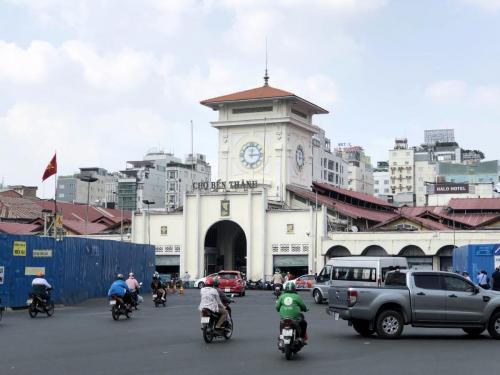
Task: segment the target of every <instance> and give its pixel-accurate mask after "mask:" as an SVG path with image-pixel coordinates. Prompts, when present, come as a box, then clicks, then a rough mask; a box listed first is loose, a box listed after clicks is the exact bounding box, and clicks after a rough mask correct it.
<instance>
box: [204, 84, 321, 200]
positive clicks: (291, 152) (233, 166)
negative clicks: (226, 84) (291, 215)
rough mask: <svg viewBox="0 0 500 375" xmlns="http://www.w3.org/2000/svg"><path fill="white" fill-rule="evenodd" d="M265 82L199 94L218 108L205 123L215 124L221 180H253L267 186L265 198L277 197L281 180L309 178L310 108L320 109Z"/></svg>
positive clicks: (304, 183) (306, 181)
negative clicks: (229, 91) (211, 94)
mask: <svg viewBox="0 0 500 375" xmlns="http://www.w3.org/2000/svg"><path fill="white" fill-rule="evenodd" d="M265 78H266V79H265V84H264V86H262V87H257V88H254V89H250V90H245V91H240V92H236V93H233V94H229V95H224V96H219V97H216V98H212V99H207V100H203V101H202V102H201V104H203V105H205V106H207V107H210V108H212V109H213V110H214V111H218V112H219V118H218V120H217V121H213V122H212V123H211V124H212V126H213V127H215V128H216V129H218V130H219V148H218V167H219V177H218V178H219V179H220V180H221V181H241V180H245V181H248V180H253V181H257V183H258V184H259V185H261V186H265V187H267V188H268V192H269V193H268V194H269V195H268V197H269V199H270V200H274V201H279V202H283V201H284V200H285V197H286V186H287V185H290V184H293V185H298V186H301V187H304V188H307V189H309V188H310V186H311V184H312V163H313V155H312V136H313V135H314V134H316V133H317V132H318V128H317V127H316V126H315V125H313V123H312V118H313V115H315V114H326V113H328V111H326V110H325V109H323V108H321V107H319V106H317V105H315V104H313V103H311V102H309V101H307V100H305V99H302V98H300V97H299V96H297V95H295V94H293V93H291V92H288V91H284V90H281V89H277V88H274V87H271V86H269V85H268V84H267V79H268V77H267V74H266V77H265Z"/></svg>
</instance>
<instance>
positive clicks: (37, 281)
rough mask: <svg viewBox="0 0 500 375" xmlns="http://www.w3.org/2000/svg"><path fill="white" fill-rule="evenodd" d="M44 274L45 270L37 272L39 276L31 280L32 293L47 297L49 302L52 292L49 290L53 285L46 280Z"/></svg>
mask: <svg viewBox="0 0 500 375" xmlns="http://www.w3.org/2000/svg"><path fill="white" fill-rule="evenodd" d="M44 276H45V275H44V273H43V272H38V273H37V277H35V278H34V279H33V281H32V282H31V287H32V293H33V294H36V295H38V296H40V297H42V298H43V299H46V300H47V302H49V301H50V294H49V292H48V291H49V290H50V289H52V285H50V284H49V283H48V282H47V280H45V278H44Z"/></svg>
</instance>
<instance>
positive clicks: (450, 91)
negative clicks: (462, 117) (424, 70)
mask: <svg viewBox="0 0 500 375" xmlns="http://www.w3.org/2000/svg"><path fill="white" fill-rule="evenodd" d="M466 94H467V84H466V83H465V82H463V81H458V80H449V81H438V82H434V83H432V84H430V85H429V86H427V88H426V90H425V95H426V96H427V97H428V98H430V99H432V100H434V101H437V102H445V101H450V100H455V99H459V98H463V97H464V96H465V95H466Z"/></svg>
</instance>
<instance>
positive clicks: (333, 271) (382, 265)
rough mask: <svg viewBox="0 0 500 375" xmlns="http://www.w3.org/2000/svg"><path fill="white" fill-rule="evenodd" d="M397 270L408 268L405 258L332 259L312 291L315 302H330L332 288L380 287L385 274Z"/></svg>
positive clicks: (320, 274) (317, 279)
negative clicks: (329, 296)
mask: <svg viewBox="0 0 500 375" xmlns="http://www.w3.org/2000/svg"><path fill="white" fill-rule="evenodd" d="M395 268H399V269H406V268H408V261H407V260H406V258H404V257H366V256H360V257H339V258H330V260H328V262H327V263H326V264H325V267H323V269H322V270H321V272H320V273H319V275H318V277H317V278H316V283H315V285H314V287H313V289H312V292H311V293H312V296H313V298H314V302H316V303H318V304H319V303H323V302H324V301H328V290H329V289H330V287H331V286H380V285H382V283H383V282H384V280H385V274H386V273H387V272H389V271H391V270H393V269H395Z"/></svg>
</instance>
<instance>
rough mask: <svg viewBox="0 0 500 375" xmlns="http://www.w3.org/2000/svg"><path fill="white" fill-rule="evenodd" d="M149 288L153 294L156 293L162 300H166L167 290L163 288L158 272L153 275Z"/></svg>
mask: <svg viewBox="0 0 500 375" xmlns="http://www.w3.org/2000/svg"><path fill="white" fill-rule="evenodd" d="M151 290H152V291H153V294H156V295H158V297H160V299H161V300H162V301H166V300H167V299H166V295H167V292H166V290H165V289H164V288H163V285H162V283H161V280H160V276H159V275H158V274H156V273H155V274H154V275H153V281H152V282H151Z"/></svg>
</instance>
